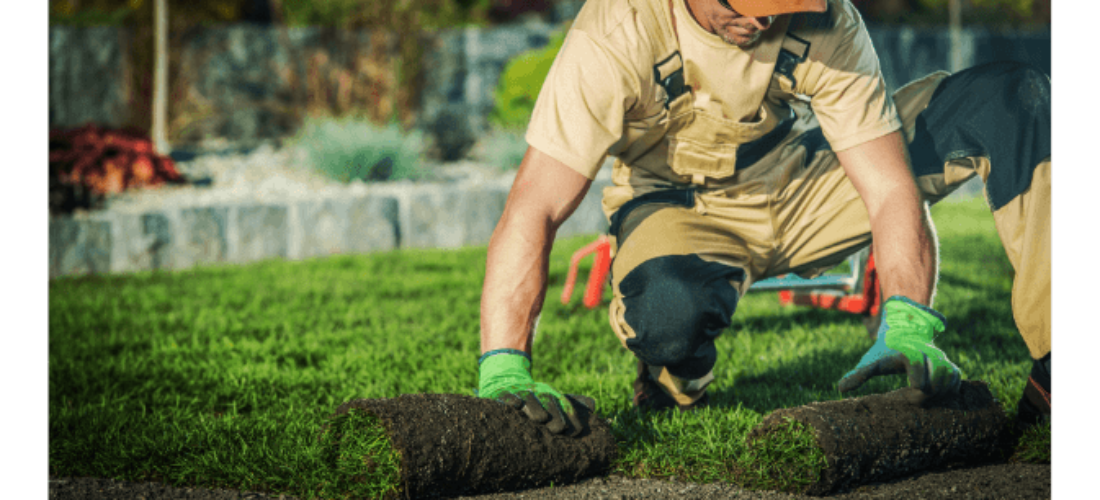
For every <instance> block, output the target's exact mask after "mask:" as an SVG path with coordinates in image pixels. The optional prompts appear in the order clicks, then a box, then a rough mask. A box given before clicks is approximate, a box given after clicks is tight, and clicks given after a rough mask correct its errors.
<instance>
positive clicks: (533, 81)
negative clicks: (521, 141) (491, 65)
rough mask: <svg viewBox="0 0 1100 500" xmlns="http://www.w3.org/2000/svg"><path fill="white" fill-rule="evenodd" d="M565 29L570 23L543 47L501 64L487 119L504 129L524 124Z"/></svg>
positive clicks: (548, 71)
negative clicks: (493, 103)
mask: <svg viewBox="0 0 1100 500" xmlns="http://www.w3.org/2000/svg"><path fill="white" fill-rule="evenodd" d="M568 31H569V26H568V25H566V26H565V27H564V28H562V29H561V30H560V31H559V32H558V33H556V34H554V36H552V37H550V43H548V44H546V46H545V47H542V48H540V49H532V50H529V51H526V52H523V53H521V54H520V55H518V56H516V57H515V58H513V59H512V60H511V61H508V64H507V65H505V66H504V72H502V73H501V74H500V82H499V83H498V84H497V88H496V91H494V92H493V94H494V100H495V104H496V106H495V109H494V110H493V115H492V116H491V118H490V120H491V121H492V122H493V123H494V124H495V125H497V126H499V127H502V128H505V129H522V128H525V127H527V122H528V121H529V120H530V119H531V111H532V110H534V109H535V100H536V99H537V98H538V96H539V91H540V90H542V82H543V81H544V80H546V75H547V74H549V73H550V66H551V65H552V64H554V58H555V57H557V56H558V51H560V50H561V46H562V44H563V43H564V42H565V34H566V33H567V32H568Z"/></svg>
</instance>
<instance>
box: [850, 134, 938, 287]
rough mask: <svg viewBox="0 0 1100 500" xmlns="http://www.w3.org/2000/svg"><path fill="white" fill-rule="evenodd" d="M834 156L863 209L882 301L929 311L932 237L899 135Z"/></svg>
mask: <svg viewBox="0 0 1100 500" xmlns="http://www.w3.org/2000/svg"><path fill="white" fill-rule="evenodd" d="M836 155H837V158H838V159H839V160H840V163H841V165H843V167H844V171H845V172H846V173H847V174H848V178H849V179H851V181H852V184H853V185H854V186H855V188H856V191H858V192H859V194H860V196H861V197H862V198H863V203H864V204H865V205H866V206H867V213H868V214H869V215H870V219H871V234H872V235H873V237H874V253H875V266H876V267H877V269H878V272H879V276H880V277H881V279H882V291H883V296H884V297H885V298H889V297H892V296H895V295H903V296H905V297H908V298H909V299H911V300H913V301H915V302H918V303H920V304H922V305H926V306H930V305H931V301H932V296H933V294H934V293H935V286H936V271H937V264H938V263H937V257H938V255H937V253H938V252H937V248H936V236H935V232H934V230H933V229H932V222H931V219H930V218H929V215H928V209H927V208H926V206H925V204H924V202H923V201H922V200H921V197H920V192H919V191H918V190H917V185H916V182H914V180H913V174H912V172H911V171H910V168H909V151H908V148H907V147H906V146H905V142H904V139H903V137H902V135H901V132H900V131H899V132H894V133H891V134H889V135H885V136H883V137H880V138H878V139H875V140H872V141H869V142H866V143H863V144H861V145H859V146H855V147H852V148H850V149H847V150H844V151H841V152H838V153H837V154H836Z"/></svg>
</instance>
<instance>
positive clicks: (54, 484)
mask: <svg viewBox="0 0 1100 500" xmlns="http://www.w3.org/2000/svg"><path fill="white" fill-rule="evenodd" d="M1050 497H1051V466H1050V465H1033V464H998V465H987V466H982V467H972V468H961V469H954V470H943V471H935V472H925V473H922V474H918V475H915V476H911V477H908V478H903V479H899V480H896V481H892V482H889V483H883V484H874V485H866V486H862V487H860V488H858V489H856V490H855V491H850V492H846V493H842V494H838V495H833V496H829V497H825V498H836V499H897V498H904V499H910V500H913V499H940V498H943V499H947V498H952V499H954V498H975V499H984V498H988V499H1005V500H1016V499H1020V500H1023V499H1028V500H1033V499H1040V498H1050ZM49 498H51V499H56V500H98V499H117V500H243V499H247V500H298V499H297V498H296V497H291V496H286V495H272V494H266V493H260V492H251V491H236V490H225V489H206V488H174V487H171V486H166V485H163V484H158V483H128V482H124V481H115V480H110V479H98V478H50V494H49ZM461 498H467V499H471V500H473V499H477V500H513V499H540V498H550V499H558V500H596V499H604V500H628V499H687V500H716V499H725V498H738V499H751V500H757V499H760V500H765V499H811V498H820V497H808V496H801V495H790V494H787V493H780V492H774V491H755V492H754V491H746V490H744V489H742V488H740V487H738V486H737V485H733V484H728V483H711V484H693V483H684V482H680V481H663V480H656V479H626V478H622V477H607V478H593V479H588V480H585V481H582V482H579V483H575V484H570V485H565V486H555V487H553V488H538V489H531V490H524V491H517V492H507V493H494V494H487V495H473V496H465V497H461Z"/></svg>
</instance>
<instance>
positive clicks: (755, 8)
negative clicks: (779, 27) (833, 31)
mask: <svg viewBox="0 0 1100 500" xmlns="http://www.w3.org/2000/svg"><path fill="white" fill-rule="evenodd" d="M726 2H728V3H729V4H730V7H732V8H733V10H736V11H737V13H738V14H741V15H743V16H752V17H764V16H774V15H778V14H789V13H792V12H825V10H826V7H827V5H826V4H827V3H828V0H726Z"/></svg>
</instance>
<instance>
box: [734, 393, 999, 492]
mask: <svg viewBox="0 0 1100 500" xmlns="http://www.w3.org/2000/svg"><path fill="white" fill-rule="evenodd" d="M915 390H916V389H910V388H904V389H899V390H896V391H893V392H890V393H886V394H876V395H871V396H864V397H860V398H853V399H843V400H840V401H826V402H820V403H811V404H808V405H805V406H798V407H795V408H784V409H780V410H776V411H774V412H772V413H770V414H768V415H767V416H766V417H764V420H763V421H762V422H761V423H760V424H759V425H757V426H756V428H754V429H753V430H752V432H750V433H749V435H748V436H747V441H748V442H749V444H750V446H751V447H752V448H754V449H761V448H760V447H767V446H769V445H772V446H775V445H777V443H783V442H788V440H785V439H784V438H785V435H784V433H789V432H790V431H789V430H788V429H789V426H790V424H789V422H790V421H794V422H798V423H800V424H802V426H803V427H804V428H808V429H812V432H813V434H814V435H815V437H816V441H817V443H816V445H817V446H818V447H819V449H820V451H822V452H824V455H825V460H826V461H827V463H828V466H827V467H825V468H824V469H823V470H821V471H820V476H818V478H817V480H816V481H812V482H810V483H809V484H807V485H806V486H805V487H803V488H801V489H800V492H801V493H804V494H809V495H826V494H830V493H834V492H836V491H838V490H841V489H850V488H853V487H855V486H858V485H861V484H867V483H871V482H876V481H883V480H888V479H891V478H896V477H900V476H906V475H911V474H913V473H915V472H918V471H921V470H926V469H930V468H935V467H938V466H946V465H952V464H958V463H974V462H982V461H988V460H993V459H997V458H1000V457H1001V456H1003V455H1002V454H1003V453H1004V450H1005V449H1004V446H1005V445H1006V441H1005V438H1006V433H1007V431H1008V429H1009V426H1008V425H1007V423H1008V422H1007V417H1006V416H1005V414H1004V410H1003V409H1002V408H1001V405H1000V404H999V403H998V402H997V401H996V400H995V399H994V398H993V395H992V393H990V392H989V388H988V387H987V386H986V384H985V383H984V382H981V381H968V382H963V383H962V386H961V387H960V390H959V394H958V395H956V396H951V397H944V398H940V399H939V400H937V401H929V402H925V403H924V404H923V405H921V404H915V403H912V402H910V400H909V398H908V397H907V396H911V395H912V394H911V393H912V391H915ZM803 451H806V450H803ZM795 453H798V451H797V450H796V451H795ZM802 472H804V471H788V473H791V474H794V473H802Z"/></svg>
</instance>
